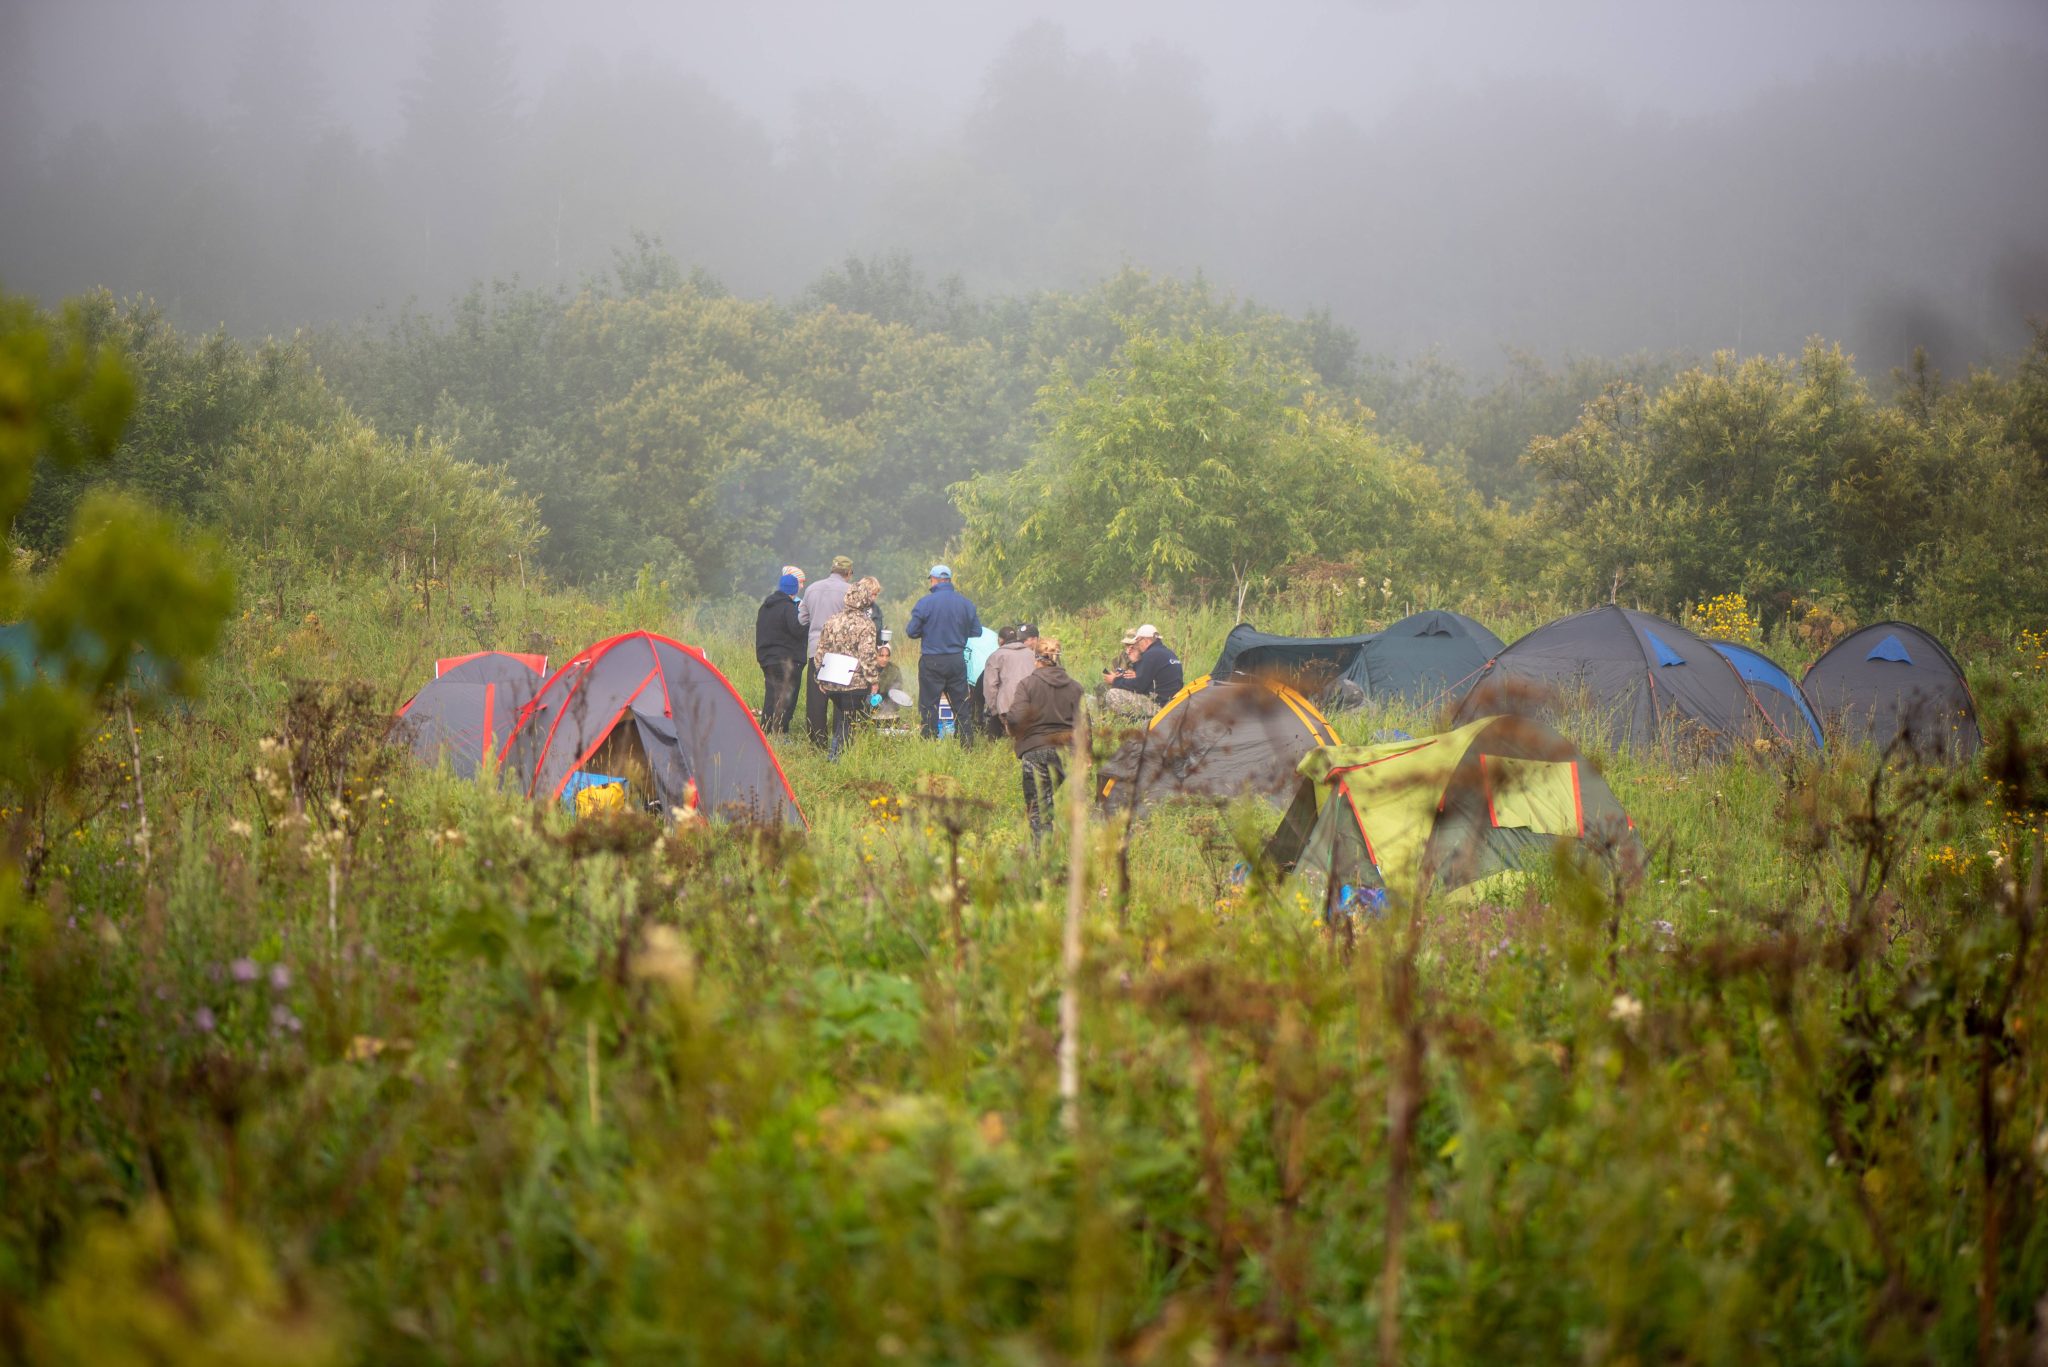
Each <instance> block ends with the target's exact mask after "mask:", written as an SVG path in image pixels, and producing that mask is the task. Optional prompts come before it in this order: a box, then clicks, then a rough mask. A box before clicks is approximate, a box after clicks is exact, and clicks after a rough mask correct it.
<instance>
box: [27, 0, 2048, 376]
mask: <svg viewBox="0 0 2048 1367" xmlns="http://www.w3.org/2000/svg"><path fill="white" fill-rule="evenodd" d="M437 15H438V16H440V17H441V18H440V22H441V27H442V29H444V30H445V29H447V28H448V27H449V24H450V21H449V19H448V16H451V15H458V16H463V18H462V20H461V22H462V24H464V25H468V24H472V23H474V24H477V25H479V26H480V27H481V28H486V29H489V28H495V30H496V32H497V46H495V47H493V46H492V44H490V43H484V44H480V45H479V49H480V51H481V50H482V49H487V48H488V49H490V51H487V52H483V55H482V56H481V57H480V58H479V59H478V60H477V61H475V62H473V63H469V64H468V65H465V59H466V54H464V53H463V52H461V51H451V50H450V45H449V44H447V43H445V42H444V43H443V44H442V45H441V48H440V49H438V52H439V56H438V57H436V55H435V53H436V51H437V49H436V48H435V47H434V44H433V43H432V42H431V41H430V39H431V35H432V34H433V33H434V32H435V31H436V29H435V25H436V22H437V19H436V16H437ZM461 31H462V32H463V33H465V34H466V33H467V32H469V29H468V28H467V27H464V28H463V29H462V30H461ZM460 46H461V44H460V43H457V44H455V45H454V47H455V48H460ZM252 53H262V54H264V55H263V56H262V57H261V58H260V59H258V58H252ZM493 54H495V55H493ZM436 62H438V64H439V65H438V66H436ZM252 66H254V67H257V68H263V70H259V71H258V72H256V74H254V75H253V76H252ZM430 69H431V70H439V71H442V72H445V73H448V76H447V78H446V80H445V81H441V82H439V83H437V82H436V81H428V80H426V79H425V78H424V77H423V72H425V71H428V70H430ZM464 83H467V84H466V85H465V84H464ZM457 87H461V88H460V89H457ZM465 92H467V93H465ZM636 232H646V233H649V234H651V235H655V236H659V237H660V238H661V239H662V240H663V241H664V242H665V243H666V244H667V245H668V246H669V248H670V249H671V250H672V251H674V252H675V253H676V254H677V255H678V256H679V257H681V258H682V259H683V260H684V262H685V263H686V264H687V265H692V266H702V267H704V268H705V269H707V270H709V271H711V272H712V273H713V274H715V275H716V276H718V277H719V278H720V279H722V280H723V281H725V282H726V283H727V284H729V285H730V286H731V287H732V288H734V289H736V290H739V291H741V292H743V293H774V294H777V295H779V296H782V297H795V296H796V295H798V294H800V293H801V291H802V290H803V289H804V287H805V285H806V284H807V283H809V282H811V281H813V280H815V279H817V278H818V276H819V275H820V274H821V273H822V272H825V271H828V270H831V269H833V268H834V267H835V266H837V265H838V264H839V263H840V262H842V261H844V260H845V259H846V258H847V257H848V256H849V255H864V256H865V255H886V254H893V253H902V254H905V255H907V256H908V257H909V258H910V259H911V260H912V261H913V262H915V264H916V265H917V266H918V268H919V269H921V270H923V271H924V272H926V274H927V275H928V276H930V277H931V278H934V279H938V278H943V277H945V276H949V275H957V276H959V277H960V278H961V279H962V280H963V281H964V282H965V283H966V284H967V285H968V286H969V287H970V288H972V289H976V290H981V291H995V292H1015V291H1024V290H1032V289H1072V288H1086V287H1087V286H1088V285H1090V284H1092V283H1093V282H1095V281H1098V280H1100V279H1102V278H1104V277H1105V276H1106V275H1108V274H1111V273H1113V272H1114V271H1115V270H1116V269H1118V268H1119V267H1120V266H1122V265H1125V264H1130V265H1136V266H1138V267H1141V268H1145V269H1149V270H1153V271H1157V272H1162V273H1170V274H1178V275H1186V274H1189V273H1191V272H1193V271H1197V270H1199V271H1201V272H1203V273H1204V274H1205V275H1206V276H1208V278H1209V279H1210V280H1211V281H1213V282H1214V283H1215V284H1217V285H1218V286H1220V287H1221V288H1223V289H1224V290H1227V291H1230V292H1233V293H1237V294H1241V295H1248V296H1251V297H1255V298H1257V299H1258V300H1260V301H1261V302H1263V303H1267V304H1271V305H1275V306H1278V307H1282V308H1286V309H1289V310H1307V309H1321V308H1328V309H1329V310H1330V311H1331V312H1332V313H1333V314H1334V316H1335V317H1336V318H1337V319H1338V320H1339V321H1341V322H1343V323H1345V324H1347V325H1349V326H1351V327H1353V328H1354V329H1356V330H1357V331H1358V332H1359V334H1360V336H1361V338H1362V340H1363V341H1364V343H1365V345H1366V346H1367V347H1368V348H1369V349H1372V350H1375V351H1379V352H1382V353H1388V354H1407V355H1412V354H1416V353H1418V352H1420V351H1424V350H1428V349H1430V348H1439V347H1440V348H1442V349H1444V350H1445V351H1447V352H1448V353H1449V354H1451V355H1453V356H1457V357H1460V358H1462V359H1465V360H1467V361H1468V362H1476V363H1478V364H1480V365H1485V364H1488V363H1489V362H1490V361H1497V360H1498V359H1499V358H1500V356H1501V354H1502V352H1503V349H1505V348H1509V347H1522V348H1529V349H1532V350H1536V351H1539V352H1548V353H1551V354H1556V353H1559V352H1568V351H1577V352H1588V351H1593V352H1604V353H1609V354H1615V353H1620V352H1626V351H1634V350H1645V349H1646V350H1680V351H1690V352H1693V353H1702V352H1705V351H1708V350H1712V349H1714V348H1717V347H1724V346H1727V347H1737V348H1741V349H1746V350H1761V349H1785V348H1792V347H1796V346H1797V345H1798V344H1799V342H1800V340H1801V339H1802V338H1804V337H1806V336H1808V335H1812V334H1815V333H1819V334H1823V335H1826V336H1830V337H1835V338H1842V339H1846V340H1847V341H1849V342H1850V343H1852V344H1854V345H1857V346H1859V347H1862V348H1864V349H1865V350H1866V351H1869V352H1874V353H1876V355H1877V358H1878V360H1879V362H1880V364H1881V365H1883V366H1889V365H1891V364H1895V363H1897V362H1898V361H1899V360H1901V359H1903V352H1905V351H1906V350H1908V349H1909V348H1910V346H1911V345H1913V344H1916V343H1920V342H1926V343H1928V344H1929V345H1931V346H1934V347H1936V348H1937V350H1939V351H1940V353H1941V354H1942V356H1943V358H1944V359H1945V360H1947V361H1948V362H1949V363H1951V364H1955V363H1958V362H1960V363H1965V364H1966V363H1968V362H1970V361H1976V360H1983V359H1990V358H1993V357H1996V356H1998V355H2001V354H2007V353H2009V352H2010V350H2011V349H2012V348H2013V347H2015V346H2016V345H2018V340H2019V339H2021V338H2023V336H2024V330H2023V326H2022V319H2023V317H2024V316H2025V315H2026V314H2028V313H2048V0H1939V2H1938V3H1936V2H1935V0H1723V2H1722V3H1716V4H1709V3H1665V2H1662V0H1542V2H1541V3H1538V2H1537V0H1466V2H1465V3H1458V4H1430V3H1422V2H1421V0H1268V3H1265V4H1261V5H1251V4H1245V3H1242V0H1178V3H1175V2H1174V0H1154V2H1153V3H1144V4H1139V3H1114V2H1109V3H1105V2H1104V0H1095V2H1094V3H1088V2H1087V0H1034V2H1032V3H1025V4H1015V5H997V4H977V3H965V2H963V0H840V2H839V3H826V2H825V0H750V2H749V3H732V0H722V2H721V3H695V4H683V3H673V2H672V0H585V2H584V3H577V4H567V3H559V2H558V0H552V2H551V0H498V2H497V3H495V4H493V0H327V2H325V3H313V2H312V0H208V2H206V3H200V2H199V0H0V283H4V284H6V285H8V286H10V287H12V288H16V289H28V290H31V291H34V292H36V293H38V294H40V295H42V296H44V297H46V298H47V297H54V296H58V295H62V294H65V293H72V292H76V291H78V290H80V289H84V288H90V287H94V286H102V285H103V286H106V287H108V288H111V289H114V290H115V291H116V292H117V293H122V294H131V293H144V294H148V295H150V296H151V297H155V298H158V299H160V300H161V301H162V302H163V303H164V304H165V307H166V308H167V309H168V310H169V312H170V313H171V316H172V317H173V318H174V319H175V320H177V321H178V322H179V323H180V324H181V325H184V326H194V325H196V326H211V325H213V323H215V322H216V321H219V322H225V323H226V324H227V326H229V327H230V328H231V329H234V330H236V331H240V332H243V333H252V334H253V333H261V332H265V331H276V330H289V329H290V328H292V327H295V326H298V325H301V324H305V323H325V322H336V321H346V320H348V319H351V318H357V317H362V316H364V315H366V314H368V313H370V312H371V311H373V310H375V309H377V308H380V307H384V308H389V307H393V306H396V305H400V304H403V303H404V302H405V301H406V300H408V299H414V300H421V301H426V302H428V303H430V304H432V303H437V302H439V301H442V300H446V299H447V298H449V297H450V296H451V295H452V294H454V293H456V292H458V291H460V290H461V289H463V288H464V287H466V286H467V285H468V284H469V283H470V282H471V281H474V280H477V279H488V278H502V277H506V276H511V275H517V276H518V277H519V278H520V279H522V280H524V281H526V282H528V283H534V284H551V283H574V282H575V281H577V280H579V279H582V278H586V277H587V276H588V275H589V274H590V273H591V272H593V271H599V270H602V269H604V267H605V265H606V263H607V262H609V261H610V260H611V259H612V253H613V252H614V251H615V250H616V249H617V248H618V247H619V246H621V245H622V244H624V243H626V242H628V241H629V240H630V239H631V236H632V235H633V234H634V233H636Z"/></svg>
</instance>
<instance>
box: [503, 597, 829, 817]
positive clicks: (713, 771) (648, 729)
mask: <svg viewBox="0 0 2048 1367" xmlns="http://www.w3.org/2000/svg"><path fill="white" fill-rule="evenodd" d="M500 763H501V772H502V773H503V774H505V775H506V777H507V778H508V780H511V781H516V782H518V783H519V784H520V785H521V786H522V787H523V788H524V789H525V790H526V792H527V794H528V796H530V797H536V798H545V799H547V800H549V801H557V800H559V799H560V798H561V797H562V795H563V793H564V792H565V791H567V790H568V789H569V787H570V780H571V779H572V778H573V777H574V776H575V775H577V774H579V773H582V772H586V771H588V772H594V773H601V774H616V775H621V776H624V777H625V778H626V779H627V780H628V782H629V783H630V784H631V786H633V787H634V788H635V789H637V790H638V796H639V797H640V799H641V800H642V801H648V800H655V801H659V802H661V803H662V804H663V805H664V806H666V807H668V808H669V809H671V810H676V809H679V808H681V807H685V806H688V805H689V804H690V800H691V798H690V793H691V785H692V784H694V785H695V795H696V801H697V803H698V805H699V806H701V807H702V808H703V809H704V810H705V811H707V812H709V813H712V814H716V815H720V816H724V817H728V818H736V819H740V820H747V821H758V822H766V823H777V822H783V821H792V822H796V823H799V824H801V823H802V822H803V819H804V817H803V812H802V811H801V810H800V809H799V808H798V806H797V801H796V793H795V792H794V791H793V790H792V789H791V788H790V786H789V780H788V779H787V778H786V777H784V776H783V772H782V765H781V763H780V761H778V760H777V759H776V758H775V751H774V750H773V749H771V748H770V747H769V745H768V737H767V736H766V735H764V734H763V733H762V731H761V724H760V722H759V721H758V720H756V719H755V717H754V713H753V711H752V709H751V708H749V707H748V706H747V704H746V702H745V700H744V699H742V698H741V697H740V695H739V692H738V690H736V689H735V688H734V687H733V686H732V684H731V682H730V681H729V680H727V679H726V677H725V675H723V674H721V673H719V671H718V668H717V666H715V665H713V664H712V663H711V661H709V660H708V659H706V658H705V657H704V652H703V651H701V650H698V649H697V648H696V647H694V646H686V645H684V644H683V643H682V642H680V641H673V640H670V639H669V638H668V637H666V636H657V635H654V634H652V633H651V632H645V631H634V632H628V633H627V634H625V635H623V636H614V637H612V638H610V639H609V640H604V641H599V642H598V643H597V644H596V645H593V646H590V647H588V648H586V649H585V650H583V651H581V652H580V653H578V654H577V655H576V656H575V657H574V658H572V659H571V660H570V661H569V662H568V663H567V664H565V665H563V666H562V667H561V668H560V669H558V670H556V671H555V673H554V676H553V677H552V678H550V679H549V680H548V681H547V683H546V684H544V685H543V686H542V687H541V689H540V692H539V693H538V694H536V695H535V697H534V699H533V700H532V701H531V702H530V703H528V704H527V705H526V709H525V711H524V712H522V713H521V714H520V717H519V723H518V726H517V727H516V728H515V729H514V730H513V732H512V734H511V736H510V737H509V738H508V739H507V740H506V742H505V748H504V751H503V753H502V755H501V757H500Z"/></svg>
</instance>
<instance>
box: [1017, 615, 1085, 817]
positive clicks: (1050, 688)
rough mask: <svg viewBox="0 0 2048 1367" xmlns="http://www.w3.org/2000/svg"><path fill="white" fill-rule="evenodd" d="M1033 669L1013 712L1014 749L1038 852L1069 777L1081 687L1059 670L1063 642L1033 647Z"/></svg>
mask: <svg viewBox="0 0 2048 1367" xmlns="http://www.w3.org/2000/svg"><path fill="white" fill-rule="evenodd" d="M1031 650H1032V655H1033V665H1034V667H1033V669H1032V671H1031V673H1030V675H1029V676H1028V677H1026V678H1025V680H1024V681H1023V682H1022V683H1020V684H1018V685H1017V692H1016V696H1015V697H1014V698H1013V699H1012V700H1011V703H1010V711H1009V725H1010V746H1011V748H1012V749H1013V750H1015V751H1016V753H1017V762H1018V765H1019V766H1020V768H1021V770H1022V775H1021V777H1022V781H1023V786H1024V815H1025V817H1026V819H1028V820H1029V821H1030V823H1031V851H1032V853H1033V854H1036V853H1037V852H1038V848H1039V845H1040V844H1041V843H1042V842H1043V841H1044V839H1045V833H1046V832H1047V831H1049V830H1051V829H1052V823H1053V807H1052V798H1053V794H1054V793H1055V792H1056V791H1058V789H1059V786H1060V783H1061V782H1062V781H1063V780H1064V779H1065V778H1066V776H1067V760H1066V755H1067V747H1068V746H1070V745H1072V744H1073V743H1074V721H1075V718H1076V717H1077V716H1078V715H1079V714H1080V711H1081V685H1080V684H1078V683H1076V682H1075V681H1074V680H1073V679H1071V678H1069V677H1067V671H1066V670H1064V669H1062V668H1060V643H1059V642H1058V641H1057V640H1055V639H1054V638H1052V637H1050V636H1041V637H1039V638H1038V639H1037V640H1036V641H1034V642H1033V643H1032V647H1031Z"/></svg>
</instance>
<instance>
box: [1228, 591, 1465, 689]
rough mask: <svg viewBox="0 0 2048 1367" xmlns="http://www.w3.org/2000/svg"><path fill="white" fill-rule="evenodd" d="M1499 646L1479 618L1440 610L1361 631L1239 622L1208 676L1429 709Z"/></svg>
mask: <svg viewBox="0 0 2048 1367" xmlns="http://www.w3.org/2000/svg"><path fill="white" fill-rule="evenodd" d="M1501 649H1502V647H1501V640H1500V637H1498V636H1496V635H1494V634H1493V633H1492V632H1491V631H1489V630H1487V629H1486V628H1485V627H1484V626H1482V625H1481V624H1480V623H1478V622H1475V621H1473V620H1472V619H1471V618H1470V617H1467V616H1465V615H1464V614H1463V613H1457V612H1444V611H1438V610H1431V611H1428V612H1418V613H1414V614H1412V615H1410V616H1407V617H1403V618H1402V619H1401V620H1400V621H1398V622H1396V623H1394V624H1393V625H1392V626H1390V627H1388V628H1387V629H1386V630H1385V631H1375V632H1371V633H1369V634H1367V635H1363V636H1274V635H1271V634H1269V633H1267V632H1263V631H1260V630H1259V629H1258V628H1256V627H1254V626H1252V625H1251V624H1250V623H1249V622H1242V623H1239V624H1238V625H1237V626H1236V627H1235V628H1233V629H1232V630H1231V633H1230V635H1229V637H1228V638H1226V639H1225V640H1224V643H1223V653H1222V654H1221V655H1220V656H1218V657H1217V660H1216V667H1215V668H1214V669H1212V670H1210V671H1209V675H1210V677H1211V678H1216V679H1227V678H1229V677H1230V676H1231V675H1232V674H1264V675H1269V676H1272V677H1275V678H1278V679H1280V680H1281V681H1282V682H1285V683H1287V684H1289V685H1290V686H1291V687H1293V688H1295V689H1297V690H1299V691H1300V692H1302V693H1305V694H1307V695H1308V696H1310V697H1312V698H1316V699H1318V700H1320V701H1322V702H1323V703H1324V704H1325V705H1329V706H1340V705H1342V704H1343V703H1344V702H1346V701H1365V700H1367V699H1370V700H1372V701H1375V702H1380V701H1385V702H1402V703H1407V704H1409V705H1411V706H1415V707H1428V706H1431V705H1433V704H1436V703H1439V702H1442V701H1445V700H1447V699H1449V698H1451V697H1455V696H1456V695H1457V693H1458V691H1459V689H1460V687H1461V686H1462V685H1464V684H1465V683H1466V682H1468V681H1469V680H1470V679H1472V678H1473V677H1474V676H1475V675H1476V674H1477V673H1478V672H1479V671H1480V670H1481V669H1482V668H1484V667H1485V665H1486V662H1487V661H1488V660H1490V659H1492V658H1493V657H1494V656H1495V655H1498V654H1499V653H1500V652H1501ZM1354 690H1355V692H1354ZM1359 695H1362V696H1359Z"/></svg>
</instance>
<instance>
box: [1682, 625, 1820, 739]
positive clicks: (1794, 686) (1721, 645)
mask: <svg viewBox="0 0 2048 1367" xmlns="http://www.w3.org/2000/svg"><path fill="white" fill-rule="evenodd" d="M1707 644H1708V645H1710V646H1712V647H1713V648H1714V649H1716V650H1718V651H1720V652H1721V658H1722V659H1724V660H1726V661H1727V662H1728V663H1729V664H1732V665H1734V666H1735V672H1736V673H1737V674H1740V675H1741V676H1742V681H1743V682H1744V683H1746V684H1748V685H1749V691H1750V693H1751V694H1752V695H1754V696H1755V698H1756V701H1757V705H1758V706H1759V707H1761V708H1763V710H1764V712H1765V714H1766V715H1767V716H1769V717H1770V719H1771V724H1772V726H1774V727H1775V728H1776V729H1777V730H1778V731H1779V732H1781V733H1782V734H1784V735H1786V736H1788V737H1796V738H1798V739H1801V740H1806V739H1811V740H1812V741H1813V744H1814V748H1816V749H1820V748H1823V747H1825V746H1826V745H1827V736H1826V734H1825V733H1824V732H1823V731H1822V730H1821V724H1820V718H1819V716H1817V715H1816V714H1815V713H1814V710H1813V704H1812V702H1810V701H1809V700H1808V699H1807V696H1806V692H1805V690H1804V689H1802V688H1800V686H1799V685H1798V683H1797V682H1796V681H1794V679H1793V678H1792V676H1791V675H1790V674H1788V673H1786V672H1785V671H1784V670H1783V669H1782V668H1780V667H1779V665H1778V663H1777V661H1775V660H1773V659H1772V658H1771V657H1770V656H1768V655H1766V654H1764V653H1763V652H1762V651H1760V650H1757V649H1756V648H1755V647H1753V646H1746V645H1744V644H1742V642H1740V641H1723V640H1720V639H1718V638H1716V637H1711V636H1710V637H1708V638H1707Z"/></svg>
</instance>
